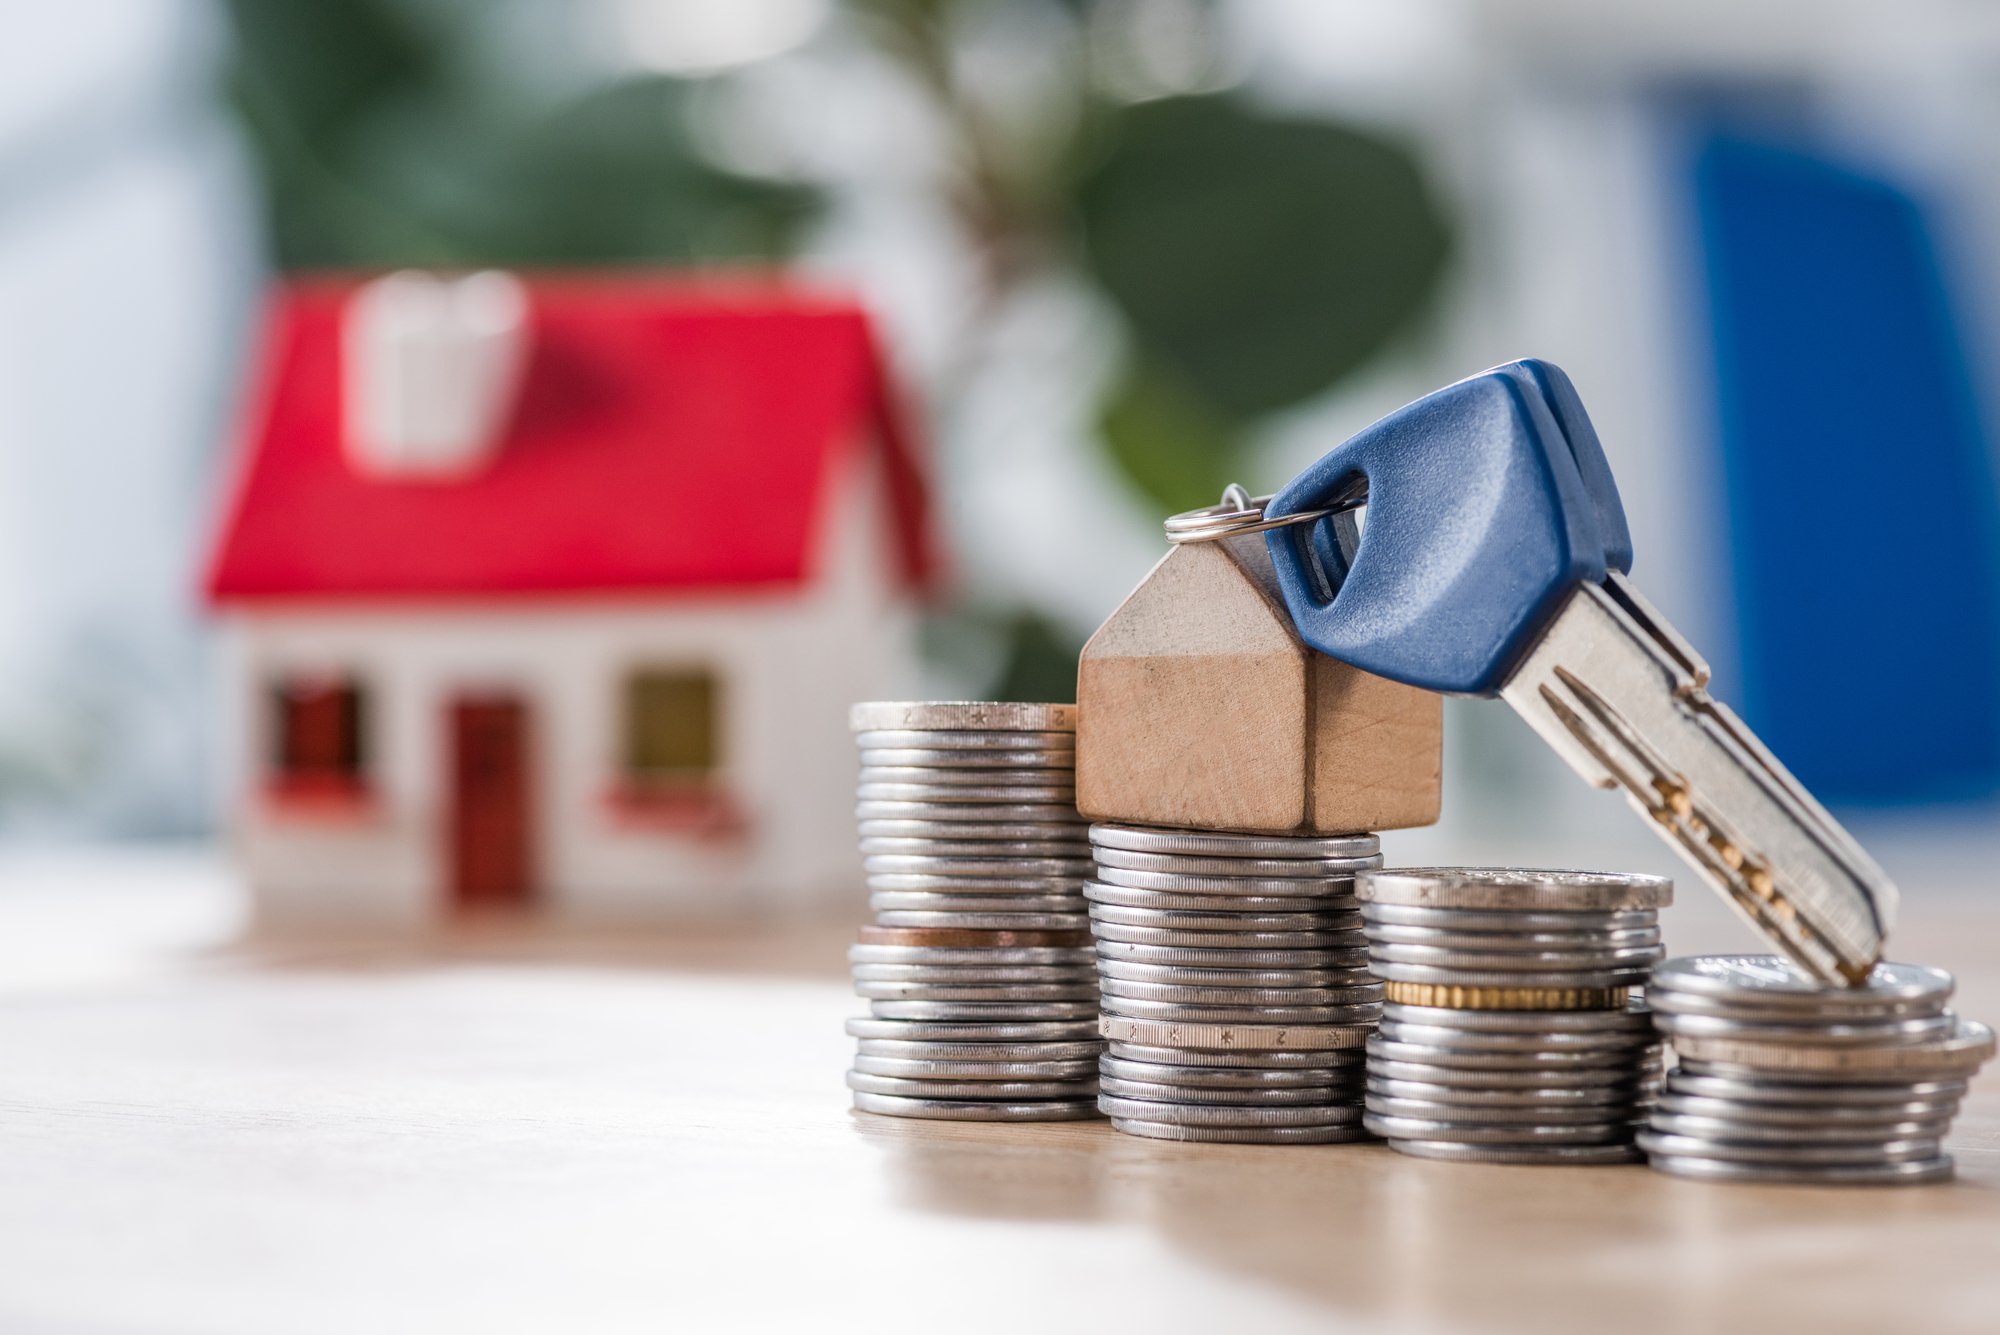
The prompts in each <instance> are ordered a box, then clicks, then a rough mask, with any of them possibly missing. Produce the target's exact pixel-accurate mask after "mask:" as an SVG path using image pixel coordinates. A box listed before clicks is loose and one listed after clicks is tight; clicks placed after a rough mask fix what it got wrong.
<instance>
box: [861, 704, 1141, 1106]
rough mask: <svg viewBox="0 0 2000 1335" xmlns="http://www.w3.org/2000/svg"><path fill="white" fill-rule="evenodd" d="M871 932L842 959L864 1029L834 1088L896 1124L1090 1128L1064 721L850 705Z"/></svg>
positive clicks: (1075, 849) (1087, 1004)
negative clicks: (932, 1121) (1079, 1123)
mask: <svg viewBox="0 0 2000 1335" xmlns="http://www.w3.org/2000/svg"><path fill="white" fill-rule="evenodd" d="M849 723H850V725H851V727H852V729H853V731H854V734H855V740H856V742H857V744H858V745H859V747H860V750H861V776H860V784H859V787H858V789H857V797H858V801H857V803H856V806H855V816H856V818H857V820H858V822H859V830H860V835H861V854H862V860H863V866H864V867H865V869H866V871H867V877H868V888H869V900H868V902H869V906H870V908H871V909H872V910H873V911H874V918H875V921H874V924H873V925H871V926H868V927H864V928H862V930H861V939H860V941H859V943H858V944H856V945H855V946H853V947H852V948H851V949H850V950H849V952H848V958H849V960H850V961H851V962H852V965H853V971H854V981H855V991H856V992H858V993H859V994H860V995H861V996H862V997H864V998H866V999H867V1000H868V1006H869V1011H870V1014H868V1015H867V1016H864V1017H860V1018H857V1019H854V1020H851V1021H849V1022H848V1032H849V1033H851V1034H852V1035H854V1036H855V1038H857V1039H858V1040H859V1045H858V1050H857V1052H856V1055H855V1059H854V1068H853V1069H852V1070H851V1071H849V1072H848V1076H847V1083H848V1086H849V1087H850V1088H851V1089H852V1090H853V1091H854V1106H855V1107H856V1108H859V1109H861V1110H862V1111H865V1112H874V1113H886V1114H889V1115H892V1116H899V1117H929V1118H945V1119H951V1120H958V1121H1057V1120H1069V1119H1075V1118H1082V1117H1095V1116H1096V1115H1097V1106H1096V1101H1095V1100H1096V1095H1097V1057H1098V1054H1099V1053H1100V1052H1101V1051H1102V1050H1103V1046H1104V1044H1103V1041H1102V1040H1101V1039H1100V1038H1099V1037H1098V1034H1097V985H1096V975H1095V974H1094V973H1093V971H1092V969H1091V961H1092V956H1091V951H1090V936H1089V932H1088V931H1087V926H1088V921H1089V920H1088V917H1087V914H1086V910H1085V906H1084V901H1083V895H1082V886H1083V881H1084V879H1085V877H1086V876H1088V874H1089V871H1090V846H1089V843H1088V841H1087V839H1086V837H1085V832H1084V823H1083V821H1082V818H1081V817H1079V816H1078V815H1077V812H1076V800H1075V789H1074V783H1075V769H1076V707H1075V706H1074V705H1042V704H1004V703H982V702H963V703H961V702H930V703H878V704H859V705H856V706H854V708H853V710H852V711H851V713H850V715H849Z"/></svg>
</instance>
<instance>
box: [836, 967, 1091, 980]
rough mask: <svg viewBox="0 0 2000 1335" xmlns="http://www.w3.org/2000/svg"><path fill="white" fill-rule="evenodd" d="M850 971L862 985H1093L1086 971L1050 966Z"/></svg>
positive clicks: (872, 968)
mask: <svg viewBox="0 0 2000 1335" xmlns="http://www.w3.org/2000/svg"><path fill="white" fill-rule="evenodd" d="M851 972H852V973H853V975H854V979H855V981H856V982H863V983H956V982H981V983H1095V982H1096V981H1097V973H1096V971H1095V970H1093V969H1089V968H1081V969H1080V968H1077V967H1075V966H1061V965H1054V964H1015V965H1006V966H1000V965H991V964H857V965H855V966H853V969H852V970H851Z"/></svg>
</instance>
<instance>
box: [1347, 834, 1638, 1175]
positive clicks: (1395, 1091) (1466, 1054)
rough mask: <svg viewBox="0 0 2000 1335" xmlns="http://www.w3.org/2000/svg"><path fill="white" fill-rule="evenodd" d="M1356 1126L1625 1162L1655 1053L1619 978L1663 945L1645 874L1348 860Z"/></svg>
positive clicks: (1414, 1139) (1467, 1157)
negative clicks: (1373, 1015)
mask: <svg viewBox="0 0 2000 1335" xmlns="http://www.w3.org/2000/svg"><path fill="white" fill-rule="evenodd" d="M1356 891H1357V894H1358V895H1359V897H1360V899H1361V901H1362V903H1361V916H1362V921H1363V923H1364V924H1365V927H1366V931H1367V937H1368V962H1369V967H1370V968H1371V969H1372V970H1373V971H1374V972H1375V974H1376V976H1377V977H1379V978H1381V979H1382V980H1383V989H1384V993H1385V995H1386V998H1387V1003H1386V1004H1385V1005H1384V1006H1383V1011H1382V1024H1381V1028H1380V1029H1379V1030H1378V1032H1377V1033H1376V1035H1375V1036H1374V1037H1373V1038H1371V1039H1369V1041H1368V1095H1367V1104H1368V1115H1367V1118H1366V1119H1365V1124H1366V1126H1367V1127H1368V1129H1369V1130H1371V1131H1374V1132H1375V1133H1376V1134H1378V1135H1381V1136H1384V1137H1386V1138H1387V1139H1388V1141H1389V1143H1390V1145H1391V1146H1392V1147H1393V1148H1395V1149H1398V1150H1401V1151H1402V1152H1403V1153H1405V1154H1414V1155H1419V1156H1422V1157H1425V1158H1432V1159H1455V1160H1463V1161H1467V1162H1477V1163H1567V1164H1592V1163H1629V1162H1633V1161H1635V1160H1637V1159H1638V1157H1639V1154H1638V1151H1637V1149H1636V1148H1635V1147H1634V1144H1633V1136H1634V1133H1635V1132H1636V1131H1637V1129H1638V1127H1639V1126H1640V1125H1641V1124H1642V1123H1643V1121H1644V1118H1645V1115H1646V1112H1647V1110H1648V1109H1649V1108H1650V1107H1651V1105H1652V1102H1653V1100H1654V1098H1655V1097H1656V1095H1657V1092H1658V1085H1659V1079H1660V1075H1661V1070H1662V1061H1663V1055H1662V1052H1661V1048H1660V1044H1659V1041H1658V1038H1657V1036H1656V1035H1655V1034H1654V1033H1653V1030H1652V1024H1651V1018H1650V1016H1649V1015H1648V1014H1647V1011H1646V1007H1645V1005H1644V1004H1643V1003H1642V1002H1639V1001H1637V1000H1636V999H1634V998H1633V997H1632V994H1631V989H1632V988H1633V987H1634V986H1635V985H1637V984H1640V983H1643V982H1644V980H1645V978H1646V974H1647V971H1648V970H1649V969H1650V968H1651V966H1652V965H1653V963H1654V962H1655V961H1657V960H1658V959H1659V958H1660V957H1661V956H1662V954H1664V951H1662V949H1661V947H1660V930H1659V922H1658V910H1659V909H1660V908H1662V907H1664V906H1665V905H1667V904H1668V903H1670V902H1671V901H1672V898H1673V885H1672V883H1671V882H1669V881H1665V880H1662V879H1660V878H1659V877H1654V876H1625V875H1615V874H1597V873H1587V872H1563V871H1516V870H1500V869H1481V868H1424V869H1406V870H1397V871H1378V872H1368V873H1364V874H1363V875H1362V876H1361V878H1360V882H1359V884H1358V886H1357V888H1356Z"/></svg>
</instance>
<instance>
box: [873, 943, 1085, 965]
mask: <svg viewBox="0 0 2000 1335" xmlns="http://www.w3.org/2000/svg"><path fill="white" fill-rule="evenodd" d="M847 959H848V962H849V963H850V964H916V965H932V966H939V967H944V966H951V965H970V966H973V967H978V968H985V967H987V966H994V965H997V966H999V967H1002V968H1009V967H1014V966H1018V965H1033V964H1052V965H1059V966H1061V965H1082V966H1085V967H1090V966H1091V965H1092V964H1093V962H1094V961H1095V959H1096V956H1095V954H1093V953H1092V951H1091V949H1090V947H1088V946H869V945H853V946H849V947H848V948H847Z"/></svg>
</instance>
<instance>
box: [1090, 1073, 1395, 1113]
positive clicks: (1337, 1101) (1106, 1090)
mask: <svg viewBox="0 0 2000 1335" xmlns="http://www.w3.org/2000/svg"><path fill="white" fill-rule="evenodd" d="M1097 1092H1098V1093H1099V1094H1109V1095H1111V1096H1112V1097H1113V1098H1119V1099H1137V1100H1140V1101H1141V1102H1145V1103H1176V1104H1185V1105H1188V1106H1191V1107H1204V1108H1305V1107H1311V1108H1329V1107H1340V1106H1343V1105H1346V1106H1355V1105H1358V1104H1359V1103H1360V1102H1361V1098H1360V1090H1359V1088H1358V1087H1356V1088H1348V1089H1344V1090H1343V1089H1340V1088H1339V1087H1336V1086H1331V1085H1317V1086H1300V1087H1295V1088H1289V1089H1287V1088H1276V1087H1273V1088H1265V1089H1224V1088H1218V1087H1216V1086H1213V1085H1161V1084H1155V1083H1152V1082H1149V1081H1143V1080H1125V1079H1121V1078H1119V1077H1117V1076H1109V1075H1100V1076H1099V1077H1098V1081H1097Z"/></svg>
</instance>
